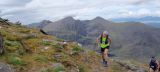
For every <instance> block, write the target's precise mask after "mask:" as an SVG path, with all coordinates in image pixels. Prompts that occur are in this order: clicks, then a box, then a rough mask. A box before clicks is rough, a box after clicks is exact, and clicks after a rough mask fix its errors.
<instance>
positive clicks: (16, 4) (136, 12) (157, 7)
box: [0, 0, 160, 24]
mask: <svg viewBox="0 0 160 72" xmlns="http://www.w3.org/2000/svg"><path fill="white" fill-rule="evenodd" d="M66 16H73V17H74V18H76V19H92V18H94V17H96V16H101V17H104V18H106V19H110V18H120V17H144V16H160V0H1V1H0V17H2V18H7V19H9V20H11V21H13V22H16V21H20V22H22V23H24V24H29V23H33V22H39V21H41V20H44V19H47V20H51V21H55V20H59V19H61V18H64V17H66Z"/></svg>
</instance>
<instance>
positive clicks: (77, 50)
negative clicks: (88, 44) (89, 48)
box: [72, 46, 84, 54]
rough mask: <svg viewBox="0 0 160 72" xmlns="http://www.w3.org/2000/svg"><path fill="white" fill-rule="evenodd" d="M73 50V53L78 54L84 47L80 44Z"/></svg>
mask: <svg viewBox="0 0 160 72" xmlns="http://www.w3.org/2000/svg"><path fill="white" fill-rule="evenodd" d="M72 51H73V54H78V53H80V52H82V51H84V49H83V48H82V47H80V46H75V47H74V48H73V49H72Z"/></svg>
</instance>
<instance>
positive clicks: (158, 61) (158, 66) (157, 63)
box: [156, 60, 160, 71]
mask: <svg viewBox="0 0 160 72" xmlns="http://www.w3.org/2000/svg"><path fill="white" fill-rule="evenodd" d="M156 63H157V64H158V69H159V67H160V66H159V61H158V60H157V61H156ZM158 69H157V71H158Z"/></svg>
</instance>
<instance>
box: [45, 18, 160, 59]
mask: <svg viewBox="0 0 160 72" xmlns="http://www.w3.org/2000/svg"><path fill="white" fill-rule="evenodd" d="M42 29H43V30H44V31H46V32H47V33H48V34H51V35H55V36H57V37H59V38H63V39H66V40H73V41H78V42H80V43H82V44H83V45H84V46H86V47H88V48H92V49H94V48H95V39H96V37H98V35H99V34H101V33H102V32H103V31H104V30H108V31H109V32H110V36H111V37H112V39H113V43H112V48H111V50H112V53H114V54H116V55H118V56H122V57H127V58H128V57H131V58H136V59H140V60H142V61H143V60H146V61H147V59H146V58H149V57H150V56H153V55H156V56H157V55H159V51H160V49H159V47H160V45H159V43H160V41H159V40H160V34H159V32H160V29H157V28H154V27H150V26H147V25H145V24H143V23H139V22H121V23H115V22H112V21H108V20H105V19H103V18H101V17H96V18H94V19H92V20H75V19H73V18H72V17H67V18H64V19H62V20H59V21H56V22H52V23H49V24H48V25H46V26H45V27H43V28H42Z"/></svg>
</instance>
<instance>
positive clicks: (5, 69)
mask: <svg viewBox="0 0 160 72" xmlns="http://www.w3.org/2000/svg"><path fill="white" fill-rule="evenodd" d="M0 72H14V70H13V69H12V68H11V67H10V66H9V65H8V64H4V63H0Z"/></svg>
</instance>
